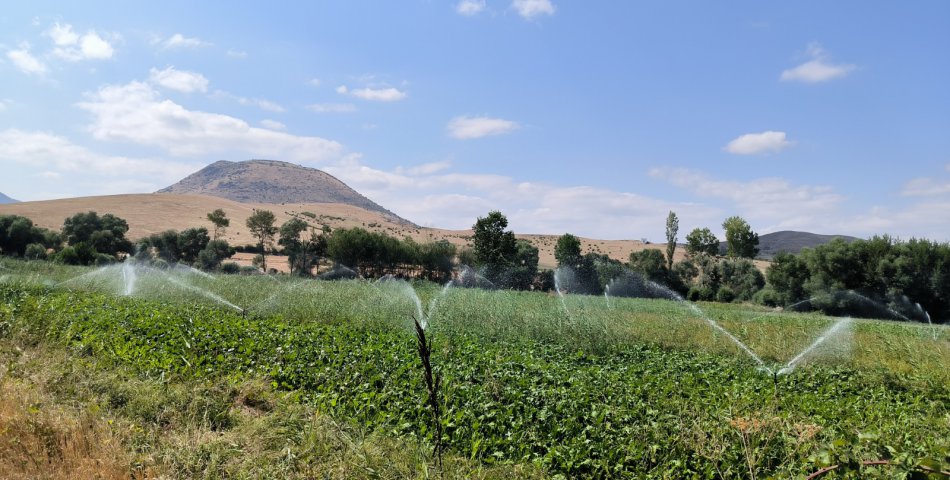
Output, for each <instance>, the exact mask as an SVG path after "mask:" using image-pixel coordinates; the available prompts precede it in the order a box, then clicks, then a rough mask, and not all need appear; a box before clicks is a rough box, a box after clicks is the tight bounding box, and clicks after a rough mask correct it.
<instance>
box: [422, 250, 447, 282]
mask: <svg viewBox="0 0 950 480" xmlns="http://www.w3.org/2000/svg"><path fill="white" fill-rule="evenodd" d="M454 257H455V245H452V244H451V243H450V242H449V241H447V240H439V241H437V242H431V243H426V244H423V245H422V246H421V248H420V252H419V263H420V266H421V267H422V276H423V278H427V279H429V280H432V281H436V282H440V283H442V282H446V281H448V280H449V279H450V278H451V277H452V270H453V269H454V268H455V264H454V263H453V262H452V259H453V258H454Z"/></svg>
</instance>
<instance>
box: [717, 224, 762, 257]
mask: <svg viewBox="0 0 950 480" xmlns="http://www.w3.org/2000/svg"><path fill="white" fill-rule="evenodd" d="M722 229H723V230H724V231H725V232H726V245H727V246H728V250H727V254H728V255H729V256H730V257H741V258H755V256H756V255H758V253H759V248H758V245H759V234H758V233H755V232H753V231H752V227H750V226H749V224H748V223H747V222H746V221H745V220H743V219H742V217H738V216H732V217H729V218H727V219H726V220H725V221H724V222H722Z"/></svg>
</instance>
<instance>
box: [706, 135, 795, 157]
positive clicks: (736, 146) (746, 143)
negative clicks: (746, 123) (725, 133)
mask: <svg viewBox="0 0 950 480" xmlns="http://www.w3.org/2000/svg"><path fill="white" fill-rule="evenodd" d="M792 144H793V143H792V142H790V141H789V140H787V139H786V135H785V132H775V131H772V130H768V131H765V132H762V133H747V134H745V135H741V136H739V137H738V138H736V139H734V140H732V141H731V142H729V143H728V144H726V146H725V147H723V150H725V151H727V152H729V153H734V154H736V155H758V154H760V153H774V152H779V151H782V150H784V149H786V148H788V147H790V146H792Z"/></svg>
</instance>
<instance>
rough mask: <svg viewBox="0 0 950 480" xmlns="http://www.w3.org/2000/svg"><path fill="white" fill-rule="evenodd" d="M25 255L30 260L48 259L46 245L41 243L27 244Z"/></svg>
mask: <svg viewBox="0 0 950 480" xmlns="http://www.w3.org/2000/svg"><path fill="white" fill-rule="evenodd" d="M23 256H24V257H26V258H27V259H28V260H46V247H44V246H43V245H40V244H39V243H31V244H29V245H27V246H26V251H25V252H24V253H23Z"/></svg>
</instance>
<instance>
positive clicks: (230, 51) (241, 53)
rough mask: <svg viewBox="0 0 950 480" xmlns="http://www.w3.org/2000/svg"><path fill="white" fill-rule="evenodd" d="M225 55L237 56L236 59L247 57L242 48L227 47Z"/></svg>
mask: <svg viewBox="0 0 950 480" xmlns="http://www.w3.org/2000/svg"><path fill="white" fill-rule="evenodd" d="M227 55H228V56H229V57H231V58H237V59H241V60H243V59H245V58H247V52H245V51H243V50H235V49H233V48H229V49H228V51H227Z"/></svg>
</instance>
